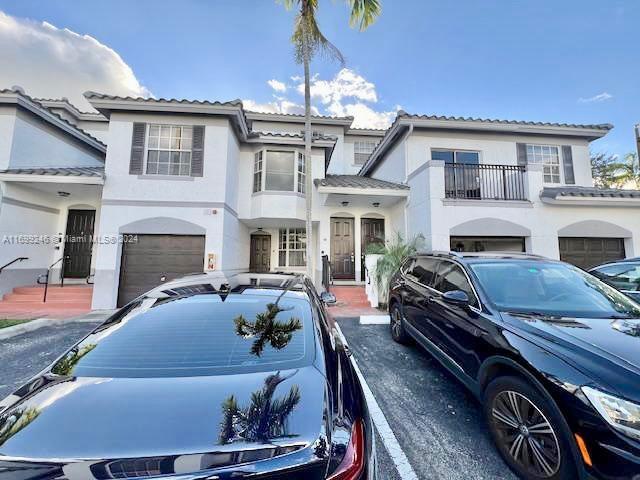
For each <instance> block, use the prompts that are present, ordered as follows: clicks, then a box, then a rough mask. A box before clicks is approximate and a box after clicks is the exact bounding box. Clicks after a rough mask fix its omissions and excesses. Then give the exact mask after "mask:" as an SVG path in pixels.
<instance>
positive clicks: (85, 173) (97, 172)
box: [0, 167, 104, 177]
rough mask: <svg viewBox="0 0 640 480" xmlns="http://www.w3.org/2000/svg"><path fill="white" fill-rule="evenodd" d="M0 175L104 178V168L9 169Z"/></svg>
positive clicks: (2, 171) (0, 171) (1, 171)
mask: <svg viewBox="0 0 640 480" xmlns="http://www.w3.org/2000/svg"><path fill="white" fill-rule="evenodd" d="M0 173H9V174H14V175H58V176H61V177H104V167H42V168H38V167H34V168H10V169H7V170H0Z"/></svg>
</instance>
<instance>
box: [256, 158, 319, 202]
mask: <svg viewBox="0 0 640 480" xmlns="http://www.w3.org/2000/svg"><path fill="white" fill-rule="evenodd" d="M305 167H306V161H305V157H304V155H303V154H302V153H301V152H299V151H296V150H289V151H284V150H282V151H280V150H261V151H259V152H256V154H255V157H254V162H253V192H254V193H255V192H261V191H265V190H266V191H272V192H297V193H302V194H304V192H305V180H306V172H305Z"/></svg>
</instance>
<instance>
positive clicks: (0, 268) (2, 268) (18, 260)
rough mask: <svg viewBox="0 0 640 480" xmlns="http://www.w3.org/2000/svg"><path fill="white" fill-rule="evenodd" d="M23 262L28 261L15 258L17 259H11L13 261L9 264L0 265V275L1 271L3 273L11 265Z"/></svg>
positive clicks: (23, 258) (26, 258) (27, 258)
mask: <svg viewBox="0 0 640 480" xmlns="http://www.w3.org/2000/svg"><path fill="white" fill-rule="evenodd" d="M25 260H29V257H17V258H14V259H13V260H11V261H10V262H9V263H5V264H4V265H2V266H1V267H0V273H2V271H3V270H4V269H5V268H7V267H8V266H10V265H13V264H14V263H17V262H24V261H25Z"/></svg>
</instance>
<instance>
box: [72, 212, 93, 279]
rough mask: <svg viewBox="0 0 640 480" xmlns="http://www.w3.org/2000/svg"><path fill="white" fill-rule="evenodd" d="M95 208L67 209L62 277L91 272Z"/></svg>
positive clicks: (78, 275) (77, 275)
mask: <svg viewBox="0 0 640 480" xmlns="http://www.w3.org/2000/svg"><path fill="white" fill-rule="evenodd" d="M95 218H96V212H95V210H69V215H68V216H67V231H66V237H65V242H64V258H65V260H64V262H65V263H64V277H65V278H84V277H87V276H88V275H89V274H90V273H91V248H92V246H93V226H94V223H95Z"/></svg>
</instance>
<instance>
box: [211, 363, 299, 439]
mask: <svg viewBox="0 0 640 480" xmlns="http://www.w3.org/2000/svg"><path fill="white" fill-rule="evenodd" d="M295 373H296V372H293V373H291V374H289V375H287V376H285V377H281V376H280V372H276V373H275V374H273V375H269V376H268V377H267V378H266V379H265V381H264V386H263V387H262V388H261V389H260V390H257V391H255V392H253V393H252V394H251V403H250V404H249V405H247V406H246V407H245V408H241V407H240V406H239V405H238V401H237V400H236V398H235V396H233V395H231V396H230V397H228V398H227V399H226V400H225V401H224V402H222V421H221V422H220V435H219V438H218V442H219V443H220V444H221V445H226V444H228V443H232V442H233V441H234V440H239V439H242V440H243V441H245V442H268V441H269V440H271V439H274V438H279V437H284V436H287V417H288V416H289V415H291V412H292V411H293V409H294V408H295V407H296V405H298V402H300V389H299V388H298V386H297V385H293V386H292V387H291V388H290V389H289V392H288V393H287V394H286V395H285V396H284V397H282V398H277V399H275V400H274V399H273V395H274V394H275V391H276V388H277V386H278V385H280V384H281V383H282V382H284V381H285V380H288V379H289V378H291V377H292V376H293V375H295Z"/></svg>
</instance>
